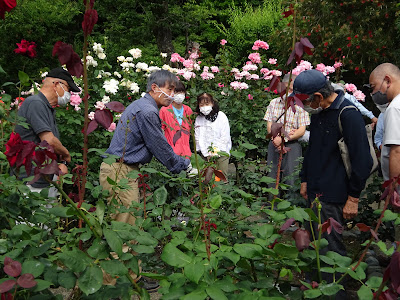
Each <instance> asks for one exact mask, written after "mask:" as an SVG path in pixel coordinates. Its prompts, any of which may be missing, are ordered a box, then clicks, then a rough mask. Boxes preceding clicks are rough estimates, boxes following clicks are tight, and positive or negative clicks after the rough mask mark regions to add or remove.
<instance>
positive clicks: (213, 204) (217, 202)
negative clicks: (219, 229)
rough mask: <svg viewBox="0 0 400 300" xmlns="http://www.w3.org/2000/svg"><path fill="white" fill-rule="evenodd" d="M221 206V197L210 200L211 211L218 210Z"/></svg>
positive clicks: (217, 196)
mask: <svg viewBox="0 0 400 300" xmlns="http://www.w3.org/2000/svg"><path fill="white" fill-rule="evenodd" d="M221 204H222V197H221V195H215V196H213V197H212V198H211V199H210V206H211V207H212V208H213V209H218V208H219V207H220V206H221Z"/></svg>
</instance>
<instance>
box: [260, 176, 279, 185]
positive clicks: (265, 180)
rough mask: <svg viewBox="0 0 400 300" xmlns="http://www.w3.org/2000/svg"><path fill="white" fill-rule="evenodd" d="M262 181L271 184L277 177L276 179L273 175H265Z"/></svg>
mask: <svg viewBox="0 0 400 300" xmlns="http://www.w3.org/2000/svg"><path fill="white" fill-rule="evenodd" d="M260 182H263V183H267V184H270V183H275V182H276V179H274V178H272V177H267V176H263V177H261V179H260Z"/></svg>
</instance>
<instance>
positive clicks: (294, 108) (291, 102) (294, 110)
mask: <svg viewBox="0 0 400 300" xmlns="http://www.w3.org/2000/svg"><path fill="white" fill-rule="evenodd" d="M288 101H289V105H290V107H291V108H292V112H293V113H294V114H295V113H296V107H295V106H294V102H293V98H292V99H291V100H289V99H288Z"/></svg>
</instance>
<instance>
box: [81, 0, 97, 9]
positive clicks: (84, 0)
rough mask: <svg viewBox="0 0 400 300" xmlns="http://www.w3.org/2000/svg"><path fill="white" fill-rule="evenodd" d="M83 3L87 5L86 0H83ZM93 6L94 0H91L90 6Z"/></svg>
mask: <svg viewBox="0 0 400 300" xmlns="http://www.w3.org/2000/svg"><path fill="white" fill-rule="evenodd" d="M83 4H84V5H85V6H86V0H83ZM93 6H94V0H90V2H89V7H90V8H93Z"/></svg>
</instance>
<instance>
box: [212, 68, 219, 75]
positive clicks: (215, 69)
mask: <svg viewBox="0 0 400 300" xmlns="http://www.w3.org/2000/svg"><path fill="white" fill-rule="evenodd" d="M211 72H213V73H218V72H219V68H218V67H216V66H212V67H211Z"/></svg>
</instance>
